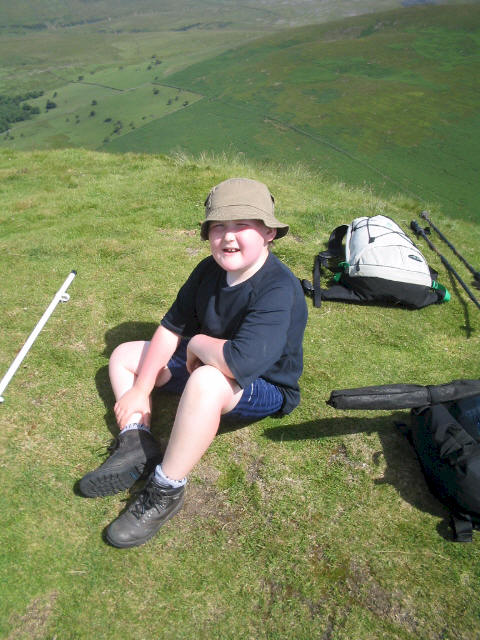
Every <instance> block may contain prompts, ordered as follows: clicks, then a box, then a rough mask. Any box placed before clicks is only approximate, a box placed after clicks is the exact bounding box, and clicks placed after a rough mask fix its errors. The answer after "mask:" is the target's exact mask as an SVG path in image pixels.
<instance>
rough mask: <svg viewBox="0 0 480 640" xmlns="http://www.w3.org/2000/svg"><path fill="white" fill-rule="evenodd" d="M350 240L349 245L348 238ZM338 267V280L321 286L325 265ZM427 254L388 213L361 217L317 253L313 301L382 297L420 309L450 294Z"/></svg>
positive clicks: (384, 300) (316, 303)
mask: <svg viewBox="0 0 480 640" xmlns="http://www.w3.org/2000/svg"><path fill="white" fill-rule="evenodd" d="M344 239H345V246H343V240H344ZM323 267H327V268H328V269H330V270H331V271H333V272H334V274H335V275H334V284H333V285H331V286H330V287H328V288H326V289H322V288H321V283H320V277H321V273H322V268H323ZM437 276H438V274H437V273H436V272H435V271H433V270H432V269H430V267H429V266H428V264H427V261H426V260H425V258H424V257H423V255H422V253H421V252H420V251H419V250H418V248H417V247H416V246H415V244H414V243H413V242H412V240H410V238H409V237H408V236H407V235H406V234H405V233H404V232H403V231H402V230H401V228H400V227H399V226H398V225H397V224H396V223H395V222H394V221H393V220H392V219H391V218H389V217H387V216H382V215H378V216H373V217H371V218H368V217H361V218H356V219H355V220H354V221H353V222H352V223H351V224H349V225H346V224H345V225H341V226H339V227H337V228H336V229H334V230H333V231H332V233H331V235H330V239H329V242H328V249H327V250H326V251H321V252H320V253H319V254H318V255H317V256H316V257H315V262H314V270H313V292H311V293H312V295H313V300H314V306H316V307H319V306H320V305H321V301H322V300H334V301H339V302H360V303H362V302H363V303H365V302H367V303H368V302H379V303H387V304H399V305H404V306H407V307H411V308H415V309H420V308H422V307H426V306H427V305H430V304H434V303H436V302H443V301H447V300H449V299H450V294H449V293H448V291H447V290H446V289H445V287H443V286H442V285H440V284H438V283H437V281H436V278H437Z"/></svg>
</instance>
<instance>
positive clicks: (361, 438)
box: [0, 149, 480, 640]
mask: <svg viewBox="0 0 480 640" xmlns="http://www.w3.org/2000/svg"><path fill="white" fill-rule="evenodd" d="M238 175H242V176H246V177H252V178H257V179H260V180H262V181H264V182H266V183H267V184H268V185H269V186H270V188H271V190H272V193H274V195H275V197H276V203H277V213H278V216H279V218H280V219H281V220H285V221H286V222H288V223H289V224H290V225H291V233H290V234H289V235H287V236H286V237H285V238H284V239H282V240H281V241H279V242H277V243H276V245H275V247H274V251H275V253H276V254H277V255H278V256H279V257H280V258H281V259H283V260H284V261H285V262H286V263H287V264H288V265H289V266H290V267H291V268H292V270H293V271H294V272H295V273H296V274H297V275H298V276H299V277H300V278H304V277H310V274H311V268H312V263H313V257H314V255H315V253H316V252H317V251H318V250H319V249H321V248H324V243H325V242H326V240H327V238H328V235H329V232H330V231H331V230H332V228H333V227H334V226H336V225H337V224H339V223H343V222H349V221H350V220H351V219H353V218H354V217H356V216H358V215H374V214H375V213H386V214H388V215H391V216H392V217H393V218H394V219H395V220H396V221H397V222H398V223H399V224H401V225H402V226H403V228H408V224H409V221H410V220H411V219H412V218H413V217H417V214H418V209H417V208H416V203H415V201H413V200H410V199H408V198H406V197H404V196H402V197H400V196H396V197H391V198H380V197H378V196H377V195H375V194H374V193H373V192H371V191H370V190H367V189H353V188H347V187H345V186H344V185H341V184H339V183H332V182H331V181H328V180H327V179H326V178H325V177H324V176H323V175H322V174H321V173H316V172H313V171H312V170H311V169H308V168H306V167H302V166H301V165H290V166H287V167H280V166H277V165H273V164H266V163H264V164H253V163H250V162H247V161H245V160H244V159H242V157H239V156H225V155H223V156H212V155H203V156H197V157H192V156H186V155H179V156H175V157H170V158H167V157H164V156H156V155H150V156H148V155H136V154H123V155H115V154H103V153H96V152H92V151H87V150H71V149H70V150H63V151H50V152H47V151H35V152H17V151H12V150H3V151H0V202H1V205H2V206H1V208H0V212H1V213H0V224H1V228H2V235H1V238H0V270H1V272H2V273H3V274H4V278H3V286H2V302H3V305H2V326H3V328H4V329H3V331H2V332H1V334H0V370H2V371H6V369H7V367H8V366H9V364H10V362H11V361H12V359H13V357H14V355H15V353H16V352H17V351H18V349H19V348H20V346H21V345H22V344H23V342H24V341H25V339H26V337H27V336H28V334H29V333H30V331H31V330H32V328H33V326H34V324H35V322H36V321H37V320H38V318H39V317H40V316H41V314H42V313H43V311H44V310H45V308H46V306H47V305H48V304H49V302H50V300H51V298H52V296H53V294H54V293H55V291H56V290H57V289H58V287H59V286H60V285H61V283H62V282H63V280H64V279H65V277H66V276H67V275H68V273H69V272H70V270H71V269H73V268H74V269H76V270H77V271H78V275H77V277H76V278H75V280H74V281H73V283H72V285H71V287H70V289H69V293H70V295H71V299H70V301H69V302H68V303H67V304H65V305H59V307H57V309H56V311H55V312H54V314H53V316H52V317H51V318H50V320H49V322H48V324H47V325H46V327H45V328H44V330H43V331H42V333H41V334H40V336H39V338H38V339H37V341H36V342H35V344H34V346H33V347H32V350H31V351H30V352H29V354H28V356H27V357H26V359H25V360H24V363H23V364H22V366H21V368H20V369H19V371H18V372H17V374H16V376H15V377H14V378H13V380H12V381H11V383H10V385H9V387H8V388H7V390H6V392H5V393H4V396H5V403H4V404H3V405H2V406H0V434H1V435H0V451H1V452H2V486H3V491H2V494H1V496H0V503H1V509H2V514H3V517H4V519H3V527H2V533H1V546H0V548H1V553H0V575H1V579H2V585H3V588H2V599H1V602H0V635H1V636H2V637H5V638H8V639H9V640H13V639H14V638H15V639H16V638H51V637H57V638H62V639H64V638H65V639H73V638H75V639H76V640H77V639H80V638H85V639H87V638H92V637H96V638H102V639H110V638H111V639H114V638H118V637H125V638H133V637H135V638H151V637H157V638H162V639H163V638H172V639H173V638H175V639H178V638H188V639H190V638H207V637H208V638H222V639H224V638H232V639H233V638H235V639H237V638H275V639H277V638H301V639H302V638H303V639H305V640H307V639H308V640H310V639H311V638H317V637H318V638H330V639H332V640H333V639H334V640H343V639H345V640H346V639H349V640H350V639H351V638H358V639H362V640H363V639H373V638H383V637H385V638H393V639H397V638H398V639H401V640H406V639H413V638H415V639H417V638H422V639H427V640H430V639H431V640H437V639H438V638H444V639H448V640H454V639H455V640H457V639H458V638H462V640H463V639H464V640H473V639H476V638H478V635H479V633H480V621H479V615H480V609H479V607H478V598H477V590H478V580H479V578H480V575H479V570H478V563H477V562H476V558H477V555H478V545H479V538H478V537H475V538H474V542H473V543H472V544H470V545H458V544H454V543H453V542H452V541H451V539H450V533H449V530H448V527H447V524H446V523H447V519H446V518H447V514H446V512H445V511H444V509H443V508H442V507H441V505H439V504H438V503H437V502H436V501H435V500H434V499H433V498H432V496H431V495H430V494H429V492H428V490H427V488H426V486H425V483H424V481H423V478H422V476H421V473H420V470H419V466H418V463H417V461H416V459H415V456H414V454H413V453H412V451H411V449H410V448H409V445H408V443H407V442H406V441H405V440H404V438H403V437H402V436H401V435H400V434H399V433H398V432H397V431H396V429H395V428H394V426H393V423H394V421H395V420H398V419H408V413H407V412H395V413H393V414H392V413H388V412H381V411H378V412H340V411H336V410H334V409H331V408H329V407H328V406H327V405H326V404H325V400H326V399H327V398H328V396H329V393H330V391H331V390H333V389H341V388H346V387H356V386H364V385H370V384H382V383H389V382H415V383H421V384H437V383H442V382H446V381H449V380H452V379H455V378H462V377H478V375H479V364H478V349H479V326H480V325H479V323H480V320H479V316H478V310H477V309H476V308H475V307H474V305H473V304H472V302H471V301H470V300H469V299H468V297H467V296H466V294H465V293H464V292H463V290H462V289H461V288H459V287H456V286H455V285H454V284H453V283H451V282H450V279H449V277H448V274H447V273H446V272H445V269H444V267H443V266H442V265H441V264H439V261H438V259H437V258H436V257H435V256H434V254H432V252H431V251H430V250H429V249H428V248H426V247H425V246H422V243H421V242H419V244H420V245H421V249H422V250H423V251H424V253H425V255H426V257H427V258H428V260H429V262H430V264H431V265H432V266H434V267H436V268H437V269H438V270H439V272H440V278H439V279H440V281H441V282H443V283H445V284H446V285H447V286H449V287H450V288H451V289H452V294H453V295H452V300H451V302H449V303H448V304H447V305H443V306H432V307H429V308H427V309H423V310H420V311H408V310H404V309H393V308H387V307H362V306H348V305H341V304H338V303H337V304H335V303H329V304H326V303H325V304H324V305H323V306H322V307H321V308H320V309H314V308H313V307H310V312H309V321H308V325H307V331H306V335H305V371H304V375H303V377H302V379H301V387H302V403H301V405H300V407H298V408H297V409H296V410H295V411H294V412H293V413H292V414H290V415H289V416H287V417H285V418H283V419H281V420H278V419H273V418H269V419H266V420H263V421H261V422H259V423H255V424H252V425H250V426H248V427H245V428H243V429H236V428H232V425H231V426H230V427H229V428H227V427H226V426H225V427H224V428H223V429H222V431H221V432H220V434H219V435H218V436H217V438H216V439H215V441H214V443H213V445H212V446H211V448H210V449H209V451H208V452H207V454H206V455H205V456H204V458H203V459H202V461H201V463H200V464H199V465H198V467H197V468H196V469H195V470H194V472H193V473H192V475H191V478H190V481H189V485H188V496H187V501H186V504H185V508H184V510H183V511H182V512H181V513H180V514H179V515H178V516H177V517H176V518H175V519H174V520H173V521H172V522H171V523H169V524H167V525H166V526H165V528H164V529H163V530H162V531H161V533H160V534H159V536H157V537H156V539H154V540H153V541H152V542H150V543H149V544H147V545H145V546H143V547H141V548H138V549H133V550H129V551H127V552H124V551H119V550H116V549H113V548H111V547H109V546H108V545H106V544H105V543H104V541H103V540H102V531H103V529H104V527H105V526H106V525H107V524H108V523H109V522H110V521H111V520H112V519H113V518H114V517H116V515H117V514H118V512H119V510H120V509H121V508H122V506H123V504H124V502H123V501H124V499H125V498H126V497H127V496H123V495H117V496H112V497H108V498H105V499H100V500H87V499H84V498H82V497H80V496H78V495H77V494H76V492H75V483H76V481H77V480H78V479H79V478H80V477H81V476H82V475H83V474H84V473H85V472H87V471H88V470H90V469H92V468H94V467H95V466H97V465H98V464H99V463H100V461H101V460H102V459H103V452H104V449H103V445H104V444H107V443H108V441H109V439H110V436H111V431H114V420H113V415H112V411H111V406H112V394H111V390H110V387H109V384H108V376H107V363H108V357H109V354H110V353H111V351H112V350H113V348H114V347H115V346H116V345H117V344H118V343H120V342H123V341H125V340H129V339H135V338H145V337H149V336H150V335H151V334H152V333H153V331H154V329H155V327H156V326H157V324H158V322H159V321H160V319H161V317H162V315H163V313H164V312H165V311H166V310H167V309H168V307H169V305H170V304H171V302H172V301H173V299H174V296H175V293H176V291H177V289H178V287H179V286H180V285H181V283H182V282H183V281H184V280H185V278H186V276H187V275H188V274H189V272H190V271H191V269H192V268H193V266H194V265H195V264H196V263H197V262H198V261H199V260H200V259H201V258H202V257H203V256H204V255H206V253H207V247H206V245H205V243H202V242H201V241H200V239H199V234H198V229H199V227H198V223H199V221H200V220H201V219H202V218H203V206H202V205H203V200H204V198H205V196H206V194H207V193H208V190H209V189H210V187H211V186H212V185H213V184H216V183H218V182H219V181H221V180H223V179H224V178H227V177H231V176H238ZM430 213H431V215H432V219H435V221H436V223H437V224H438V226H440V227H441V228H442V229H443V230H444V232H445V233H446V235H447V236H448V237H449V239H450V240H451V241H452V242H453V243H454V244H455V245H456V246H457V247H458V248H459V249H461V250H462V253H464V255H465V256H466V257H467V258H468V259H469V261H470V262H471V263H473V264H476V265H478V264H479V263H480V253H479V249H478V247H479V246H480V243H479V240H480V231H479V228H478V225H475V224H473V223H470V222H468V221H460V220H458V219H452V218H449V217H446V216H445V215H443V214H442V212H441V211H440V210H438V209H436V208H435V207H434V206H432V207H430ZM446 251H447V249H445V252H446ZM449 258H450V256H449ZM451 262H452V263H453V264H455V267H456V268H457V270H458V271H459V273H461V274H462V276H463V277H464V279H465V280H466V281H468V282H469V278H468V274H465V273H464V270H463V269H462V266H461V265H460V264H457V262H456V261H455V259H454V258H453V256H452V257H451ZM154 412H155V419H154V425H153V429H154V433H155V435H156V436H157V437H158V439H159V440H160V442H161V443H162V445H165V443H166V441H167V439H168V433H169V430H170V427H171V424H172V419H173V416H174V412H175V399H174V398H165V397H162V396H161V395H158V396H156V397H155V411H154ZM233 427H235V425H233Z"/></svg>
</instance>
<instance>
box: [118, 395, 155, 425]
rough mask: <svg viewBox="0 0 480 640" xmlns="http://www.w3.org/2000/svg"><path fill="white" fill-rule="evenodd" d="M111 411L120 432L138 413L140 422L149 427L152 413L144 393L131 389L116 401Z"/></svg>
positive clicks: (148, 398)
mask: <svg viewBox="0 0 480 640" xmlns="http://www.w3.org/2000/svg"><path fill="white" fill-rule="evenodd" d="M113 411H114V413H115V418H116V419H117V424H118V426H119V428H120V430H122V429H123V428H124V427H125V426H126V425H127V424H128V422H129V419H130V417H131V416H133V414H134V413H140V414H141V416H142V417H141V422H143V423H144V424H147V425H149V424H150V416H151V413H152V409H151V404H150V396H149V394H146V393H145V391H143V390H141V389H138V388H136V387H132V388H131V389H129V390H128V391H127V392H126V393H124V394H123V396H122V397H121V398H119V399H118V400H117V402H116V403H115V406H114V407H113Z"/></svg>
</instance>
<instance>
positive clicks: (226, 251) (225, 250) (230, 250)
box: [223, 249, 240, 253]
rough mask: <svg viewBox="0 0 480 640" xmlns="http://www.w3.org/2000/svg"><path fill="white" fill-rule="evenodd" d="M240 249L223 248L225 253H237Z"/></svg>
mask: <svg viewBox="0 0 480 640" xmlns="http://www.w3.org/2000/svg"><path fill="white" fill-rule="evenodd" d="M237 251H240V249H223V252H224V253H237Z"/></svg>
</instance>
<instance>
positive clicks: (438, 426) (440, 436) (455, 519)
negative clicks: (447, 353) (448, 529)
mask: <svg viewBox="0 0 480 640" xmlns="http://www.w3.org/2000/svg"><path fill="white" fill-rule="evenodd" d="M327 404H329V405H330V406H332V407H335V408H337V409H405V408H410V409H411V411H410V425H409V426H408V425H404V424H399V425H397V426H398V427H400V428H401V431H402V432H403V433H404V434H405V435H406V436H407V437H408V438H409V440H410V442H411V444H412V445H413V448H414V450H415V453H416V455H417V457H418V460H419V462H420V466H421V468H422V471H423V474H424V476H425V479H426V481H427V484H428V486H429V488H430V491H431V492H432V493H433V495H435V496H436V498H437V499H439V500H440V501H441V502H442V503H443V504H444V505H445V506H446V507H447V508H448V509H449V511H450V515H451V525H452V530H453V534H454V540H455V541H456V542H470V541H471V540H472V531H473V529H474V528H479V527H480V380H454V381H453V382H450V383H447V384H443V385H434V386H426V387H422V386H420V385H406V384H392V385H381V386H377V387H361V388H358V389H343V390H337V391H332V392H331V394H330V398H329V400H328V401H327ZM415 405H417V406H415Z"/></svg>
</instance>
